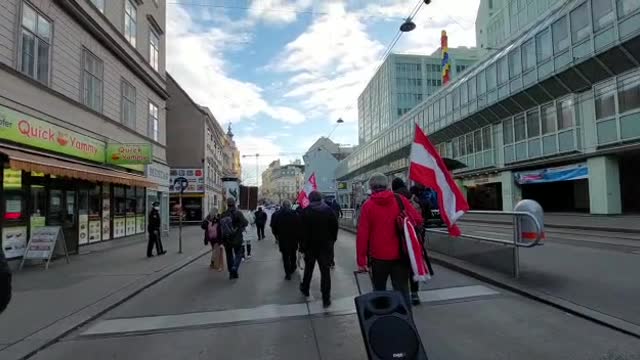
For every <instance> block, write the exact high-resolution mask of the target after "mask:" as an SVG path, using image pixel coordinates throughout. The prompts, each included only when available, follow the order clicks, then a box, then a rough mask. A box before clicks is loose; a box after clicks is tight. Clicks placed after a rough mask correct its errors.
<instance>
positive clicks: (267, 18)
mask: <svg viewBox="0 0 640 360" xmlns="http://www.w3.org/2000/svg"><path fill="white" fill-rule="evenodd" d="M311 5H312V0H294V1H291V0H289V1H287V0H253V1H252V2H251V6H250V7H249V18H250V19H254V20H262V21H264V22H266V23H272V24H289V23H292V22H294V21H296V20H297V18H298V16H297V15H298V12H300V11H303V10H305V9H307V8H309V7H310V6H311Z"/></svg>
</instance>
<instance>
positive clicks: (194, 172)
mask: <svg viewBox="0 0 640 360" xmlns="http://www.w3.org/2000/svg"><path fill="white" fill-rule="evenodd" d="M178 177H184V178H185V179H187V182H188V185H187V188H186V189H185V191H184V193H185V194H187V193H201V192H204V172H203V171H202V169H171V170H170V172H169V192H172V193H179V192H180V189H179V188H175V187H174V183H175V179H176V178H178Z"/></svg>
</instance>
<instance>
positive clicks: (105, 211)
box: [102, 193, 111, 240]
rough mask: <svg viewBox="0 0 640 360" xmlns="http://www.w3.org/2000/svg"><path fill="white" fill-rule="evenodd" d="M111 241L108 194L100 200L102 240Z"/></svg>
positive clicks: (109, 200)
mask: <svg viewBox="0 0 640 360" xmlns="http://www.w3.org/2000/svg"><path fill="white" fill-rule="evenodd" d="M109 239H111V199H110V198H109V193H106V194H104V195H103V198H102V240H109Z"/></svg>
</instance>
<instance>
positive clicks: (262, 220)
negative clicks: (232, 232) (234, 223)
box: [254, 210, 267, 225]
mask: <svg viewBox="0 0 640 360" xmlns="http://www.w3.org/2000/svg"><path fill="white" fill-rule="evenodd" d="M254 215H255V217H256V225H266V224H267V213H266V212H264V211H262V210H259V211H256V212H255V213H254Z"/></svg>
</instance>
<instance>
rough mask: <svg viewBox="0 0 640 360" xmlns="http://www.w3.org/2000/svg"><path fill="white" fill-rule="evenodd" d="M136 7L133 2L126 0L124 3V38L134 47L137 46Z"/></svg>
mask: <svg viewBox="0 0 640 360" xmlns="http://www.w3.org/2000/svg"><path fill="white" fill-rule="evenodd" d="M137 12H138V11H137V10H136V7H135V6H134V5H133V2H132V0H126V1H125V3H124V37H125V38H126V39H127V41H129V43H130V44H131V45H133V47H135V46H136V16H137Z"/></svg>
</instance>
